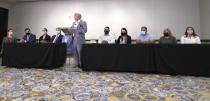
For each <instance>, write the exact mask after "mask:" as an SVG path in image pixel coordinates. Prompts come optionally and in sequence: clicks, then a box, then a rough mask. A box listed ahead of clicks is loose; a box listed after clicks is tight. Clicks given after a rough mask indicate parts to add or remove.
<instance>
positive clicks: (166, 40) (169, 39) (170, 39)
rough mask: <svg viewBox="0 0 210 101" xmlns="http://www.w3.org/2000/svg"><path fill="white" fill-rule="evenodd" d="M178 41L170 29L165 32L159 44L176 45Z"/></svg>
mask: <svg viewBox="0 0 210 101" xmlns="http://www.w3.org/2000/svg"><path fill="white" fill-rule="evenodd" d="M176 43H177V40H176V38H175V37H174V36H173V35H172V33H171V30H170V29H169V28H167V29H165V30H164V31H163V36H162V37H161V38H160V40H159V44H176Z"/></svg>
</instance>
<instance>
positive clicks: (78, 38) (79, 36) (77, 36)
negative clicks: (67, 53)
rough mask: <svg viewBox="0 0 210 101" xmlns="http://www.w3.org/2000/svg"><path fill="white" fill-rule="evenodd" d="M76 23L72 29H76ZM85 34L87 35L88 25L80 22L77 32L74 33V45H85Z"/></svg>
mask: <svg viewBox="0 0 210 101" xmlns="http://www.w3.org/2000/svg"><path fill="white" fill-rule="evenodd" d="M75 23H76V22H73V24H72V26H71V28H74V25H75ZM85 33H87V23H86V22H85V21H83V20H80V22H79V24H78V26H77V29H76V32H75V33H74V38H73V44H74V46H75V45H80V44H84V43H85Z"/></svg>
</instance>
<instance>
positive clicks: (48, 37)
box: [39, 34, 51, 42]
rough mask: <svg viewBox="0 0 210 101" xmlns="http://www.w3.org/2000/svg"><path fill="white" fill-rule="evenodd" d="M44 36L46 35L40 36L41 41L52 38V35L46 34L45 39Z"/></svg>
mask: <svg viewBox="0 0 210 101" xmlns="http://www.w3.org/2000/svg"><path fill="white" fill-rule="evenodd" d="M43 37H44V35H42V36H41V37H40V38H39V41H43V40H44V41H48V42H50V40H51V37H50V36H49V35H48V34H46V37H45V39H43Z"/></svg>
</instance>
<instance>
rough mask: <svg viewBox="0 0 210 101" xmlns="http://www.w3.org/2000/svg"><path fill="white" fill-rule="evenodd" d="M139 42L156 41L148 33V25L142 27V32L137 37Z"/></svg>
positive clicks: (148, 42)
mask: <svg viewBox="0 0 210 101" xmlns="http://www.w3.org/2000/svg"><path fill="white" fill-rule="evenodd" d="M136 43H137V44H152V43H155V40H153V39H152V36H151V35H150V34H149V33H147V27H145V26H143V27H141V33H140V35H139V36H138V37H137V39H136Z"/></svg>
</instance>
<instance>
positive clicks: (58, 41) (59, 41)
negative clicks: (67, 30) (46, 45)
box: [51, 34, 63, 43]
mask: <svg viewBox="0 0 210 101" xmlns="http://www.w3.org/2000/svg"><path fill="white" fill-rule="evenodd" d="M55 38H56V35H53V36H52V38H51V42H53V40H54V39H55ZM62 39H63V35H61V34H60V35H59V37H58V39H57V41H56V43H62Z"/></svg>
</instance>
